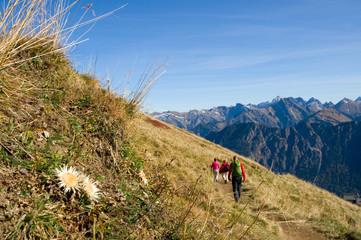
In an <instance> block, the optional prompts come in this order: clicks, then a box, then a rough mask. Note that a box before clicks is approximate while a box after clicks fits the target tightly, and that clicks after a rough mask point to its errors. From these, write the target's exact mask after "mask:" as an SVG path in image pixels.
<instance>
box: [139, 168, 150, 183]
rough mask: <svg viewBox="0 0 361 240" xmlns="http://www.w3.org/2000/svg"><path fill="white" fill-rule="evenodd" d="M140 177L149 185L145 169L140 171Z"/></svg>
mask: <svg viewBox="0 0 361 240" xmlns="http://www.w3.org/2000/svg"><path fill="white" fill-rule="evenodd" d="M139 177H140V178H141V179H142V181H143V184H144V185H145V186H147V185H148V179H147V176H146V175H145V173H144V171H143V169H142V170H140V171H139Z"/></svg>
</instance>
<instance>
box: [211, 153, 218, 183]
mask: <svg viewBox="0 0 361 240" xmlns="http://www.w3.org/2000/svg"><path fill="white" fill-rule="evenodd" d="M211 168H212V170H213V175H214V181H215V182H217V181H218V175H219V163H218V162H217V158H214V161H213V163H212V166H211Z"/></svg>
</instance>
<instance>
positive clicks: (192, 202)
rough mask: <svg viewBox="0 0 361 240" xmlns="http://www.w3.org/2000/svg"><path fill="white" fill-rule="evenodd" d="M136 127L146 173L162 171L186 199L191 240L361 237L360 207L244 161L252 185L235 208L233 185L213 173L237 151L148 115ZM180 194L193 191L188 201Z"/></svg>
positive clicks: (245, 188)
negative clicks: (213, 166) (220, 161)
mask: <svg viewBox="0 0 361 240" xmlns="http://www.w3.org/2000/svg"><path fill="white" fill-rule="evenodd" d="M136 125H137V127H138V128H137V129H136V131H135V132H134V136H136V138H137V139H136V140H134V146H136V149H137V152H139V153H141V156H142V158H143V159H144V161H145V168H146V169H149V171H150V172H152V171H154V170H158V171H160V172H162V173H164V174H165V175H166V176H167V178H168V179H170V181H171V183H172V184H174V188H175V189H176V191H175V197H179V198H180V199H181V200H179V201H180V203H179V204H177V205H176V206H177V207H178V208H179V209H190V211H189V214H188V216H187V219H186V220H185V221H184V224H183V229H184V236H185V237H186V238H189V237H191V236H193V237H194V236H196V237H195V238H197V239H198V238H203V239H214V236H216V237H215V238H216V239H225V238H228V239H240V238H241V237H243V238H244V239H360V238H361V235H360V232H358V231H359V229H361V214H360V213H361V209H360V208H359V207H357V206H355V205H352V204H350V203H348V202H346V201H344V200H342V199H340V198H338V197H337V196H336V195H334V194H331V193H329V192H327V191H325V190H323V189H320V188H318V187H316V186H313V185H312V184H310V183H306V182H304V181H301V180H299V179H297V178H296V177H294V176H291V175H276V174H273V173H271V172H269V171H267V169H265V168H264V167H262V166H261V165H259V164H257V163H256V162H254V161H252V160H250V159H247V158H244V157H242V159H243V163H244V165H245V171H246V175H247V181H246V182H245V183H244V184H243V193H242V197H241V200H242V201H241V203H238V204H236V203H235V202H234V200H233V194H232V190H231V184H230V183H228V184H224V183H222V181H220V182H217V183H214V182H213V181H212V173H211V171H210V164H211V162H212V160H213V158H214V157H217V158H220V159H226V160H228V161H230V159H231V157H232V156H233V155H235V153H233V152H231V151H229V150H227V149H224V148H222V147H220V146H218V145H215V144H213V143H211V142H208V141H206V140H204V139H202V138H200V137H197V136H195V135H192V134H190V133H188V132H186V131H184V130H181V129H178V128H176V127H174V126H171V125H168V124H165V123H162V122H159V121H158V120H156V119H154V118H152V117H150V116H147V115H144V116H143V117H142V118H138V119H137V121H136ZM166 165H167V167H164V166H166ZM193 188H194V189H193ZM182 189H187V191H192V196H191V198H190V199H184V195H183V194H184V193H183V192H182ZM177 191H179V194H177ZM193 192H194V193H193ZM187 231H191V232H189V233H187ZM187 234H189V235H187ZM200 236H201V237H200ZM291 236H292V237H291Z"/></svg>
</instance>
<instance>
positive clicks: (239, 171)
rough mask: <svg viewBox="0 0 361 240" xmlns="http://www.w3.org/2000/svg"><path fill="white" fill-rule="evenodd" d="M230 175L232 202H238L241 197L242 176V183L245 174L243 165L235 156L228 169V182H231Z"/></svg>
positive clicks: (244, 179)
mask: <svg viewBox="0 0 361 240" xmlns="http://www.w3.org/2000/svg"><path fill="white" fill-rule="evenodd" d="M231 175H232V187H233V194H234V200H236V202H238V200H239V198H240V197H241V185H242V176H243V181H246V174H245V172H244V169H243V164H242V163H241V162H240V161H239V160H238V157H237V156H234V157H233V162H232V163H231V166H230V167H229V171H228V179H229V180H231Z"/></svg>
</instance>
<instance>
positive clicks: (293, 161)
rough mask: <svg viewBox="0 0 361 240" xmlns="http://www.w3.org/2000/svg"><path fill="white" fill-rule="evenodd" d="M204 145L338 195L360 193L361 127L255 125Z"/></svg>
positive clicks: (218, 136)
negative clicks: (238, 155) (225, 151)
mask: <svg viewBox="0 0 361 240" xmlns="http://www.w3.org/2000/svg"><path fill="white" fill-rule="evenodd" d="M206 138H207V139H208V140H210V141H213V142H215V143H218V144H220V145H222V146H224V147H227V148H229V149H231V150H233V151H235V152H237V153H239V154H241V155H244V156H247V157H250V158H252V159H254V160H255V161H257V162H259V163H261V164H262V165H264V166H266V167H268V168H271V166H272V170H273V171H274V172H277V173H291V174H294V175H296V176H297V177H299V178H301V179H304V180H307V181H310V182H313V183H314V184H316V185H318V186H319V187H322V188H325V189H327V190H329V191H331V192H334V193H336V194H338V195H342V194H343V193H345V192H361V124H360V123H359V122H347V123H342V124H339V125H337V126H324V125H322V124H320V123H309V122H302V123H300V124H298V125H296V126H294V127H289V128H285V129H280V128H268V127H265V126H261V125H259V124H255V123H246V124H236V125H232V126H229V127H226V128H224V129H223V130H222V131H220V132H213V133H211V134H209V135H208V136H207V137H206Z"/></svg>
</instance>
